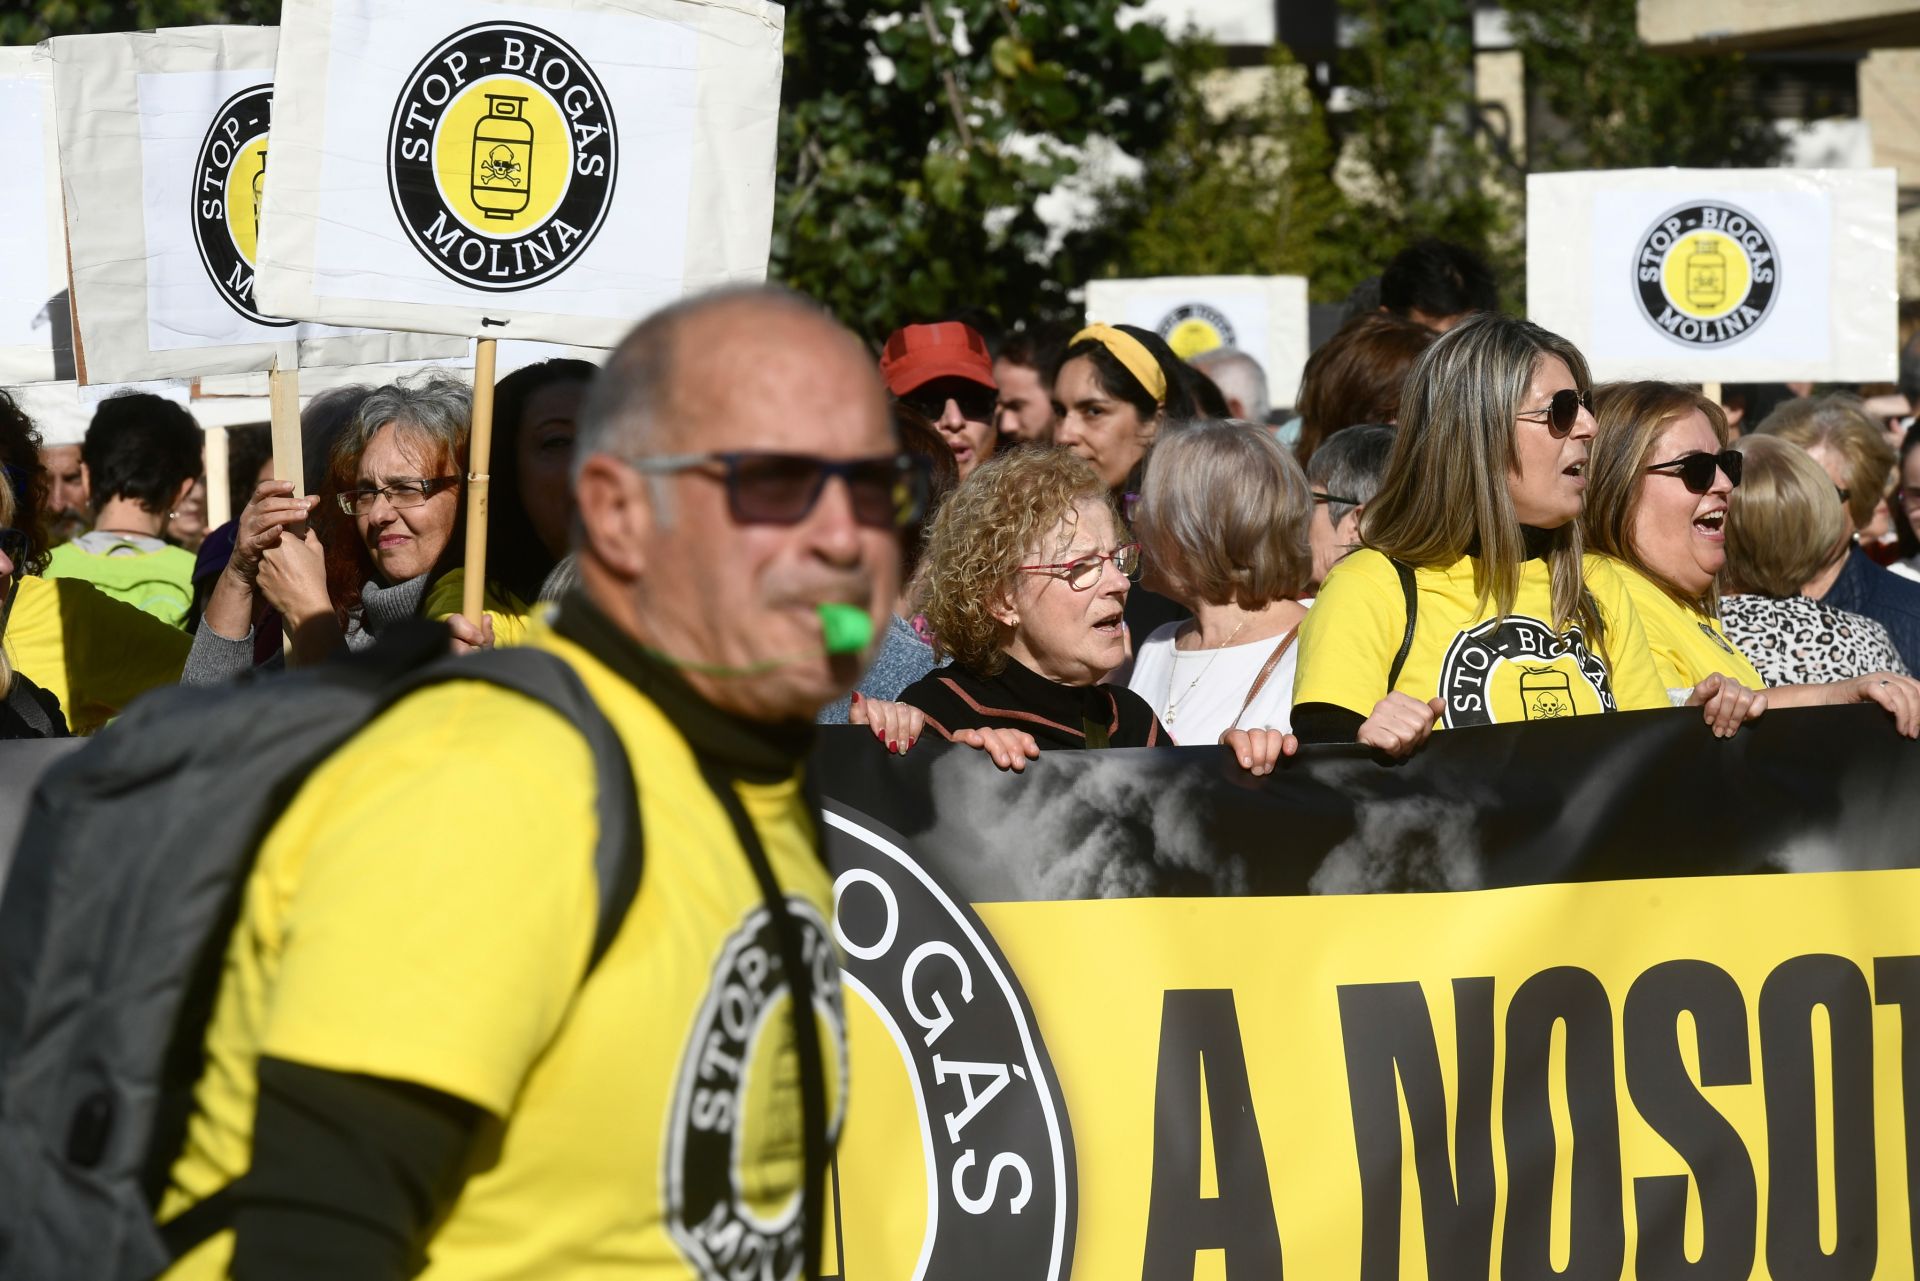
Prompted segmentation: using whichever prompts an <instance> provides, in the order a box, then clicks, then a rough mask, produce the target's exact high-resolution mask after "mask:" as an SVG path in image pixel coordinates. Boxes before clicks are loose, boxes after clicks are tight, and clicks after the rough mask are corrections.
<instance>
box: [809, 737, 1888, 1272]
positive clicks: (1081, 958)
mask: <svg viewBox="0 0 1920 1281" xmlns="http://www.w3.org/2000/svg"><path fill="white" fill-rule="evenodd" d="M862 733H863V731H846V732H845V733H844V737H843V736H842V734H841V733H839V732H835V733H830V734H829V735H827V737H826V741H825V743H824V745H823V750H822V751H821V753H820V754H819V758H818V766H817V772H818V775H819V778H820V782H821V785H822V790H823V793H824V795H825V797H826V798H827V823H828V838H829V850H830V853H831V856H832V858H833V860H834V864H835V872H836V876H837V885H836V890H837V897H838V912H837V915H836V922H835V927H836V931H837V933H838V934H839V941H840V943H841V946H842V947H843V949H844V951H845V960H846V965H847V976H848V984H849V988H850V993H851V996H850V999H849V1002H848V1014H849V1021H850V1027H851V1031H852V1036H853V1041H854V1044H853V1078H852V1079H853V1104H852V1109H851V1113H850V1117H849V1121H848V1126H847V1131H846V1135H845V1139H844V1142H843V1144H842V1147H841V1154H840V1160H839V1162H838V1168H837V1171H836V1182H835V1187H834V1193H835V1200H834V1204H835V1206H836V1208H837V1212H838V1213H837V1216H836V1221H835V1222H834V1224H832V1225H831V1226H830V1228H829V1232H828V1243H829V1248H830V1249H831V1250H832V1252H833V1259H832V1260H831V1262H830V1264H829V1272H830V1273H833V1274H836V1275H838V1276H840V1277H842V1278H845V1281H870V1279H872V1278H886V1279H888V1281H894V1279H898V1278H910V1277H911V1278H918V1277H924V1278H960V1277H968V1278H992V1279H995V1281H998V1279H1000V1278H1008V1279H1010V1278H1015V1277H1020V1278H1026V1277H1032V1278H1066V1277H1070V1276H1072V1277H1080V1278H1102V1279H1105V1278H1117V1277H1127V1278H1131V1277H1141V1278H1147V1279H1149V1281H1152V1279H1158V1278H1181V1279H1182V1281H1184V1279H1185V1278H1190V1277H1192V1278H1222V1277H1226V1278H1236V1279H1238V1278H1254V1277H1258V1278H1277V1277H1282V1276H1286V1277H1293V1278H1350V1277H1357V1278H1361V1279H1362V1281H1375V1279H1376V1278H1394V1277H1407V1278H1425V1277H1433V1278H1473V1279H1479V1278H1490V1277H1500V1278H1535V1277H1538V1278H1622V1277H1633V1278H1643V1279H1647V1281H1652V1279H1653V1278H1668V1277H1673V1278H1680V1277H1687V1278H1763V1277H1767V1278H1774V1279H1775V1281H1789V1279H1791V1281H1799V1279H1801V1278H1868V1277H1911V1276H1914V1275H1915V1271H1916V1259H1917V1258H1920V1245H1917V1243H1916V1225H1920V1204H1916V1201H1917V1200H1920V1133H1914V1134H1912V1135H1910V1133H1909V1131H1910V1126H1909V1119H1908V1118H1909V1109H1910V1108H1912V1107H1915V1106H1917V1105H1920V911H1916V909H1917V908H1920V872H1916V871H1915V870H1911V869H1914V868H1916V867H1920V858H1917V857H1916V853H1917V852H1920V850H1917V847H1920V747H1916V746H1915V745H1913V744H1909V743H1906V742H1904V741H1903V740H1900V739H1899V738H1897V737H1896V736H1895V735H1894V733H1893V731H1892V729H1891V727H1890V726H1889V724H1888V723H1887V721H1886V719H1885V718H1884V716H1883V715H1881V714H1880V713H1879V712H1878V711H1877V710H1876V709H1868V708H1846V709H1817V710H1809V711H1798V712H1774V713H1771V714H1769V715H1768V716H1767V717H1766V718H1764V720H1762V721H1761V722H1760V723H1759V724H1758V725H1756V726H1754V727H1751V728H1749V729H1746V730H1743V731H1742V732H1741V734H1740V735H1739V736H1738V737H1736V738H1735V739H1733V740H1730V741H1724V742H1723V741H1718V740H1715V739H1713V738H1711V737H1710V736H1709V735H1708V734H1707V732H1706V730H1705V729H1704V727H1703V726H1702V725H1701V724H1700V723H1699V719H1698V717H1697V714H1695V713H1692V712H1685V711H1681V712H1672V713H1667V712H1651V713H1636V714H1626V715H1615V716H1606V717H1585V718H1580V719H1578V720H1575V721H1571V722H1562V723H1549V724H1542V725H1523V726H1513V727H1502V728H1493V729H1485V730H1464V731H1455V732H1451V733H1448V734H1444V735H1440V736H1437V737H1436V738H1435V739H1434V740H1433V742H1432V743H1431V744H1430V746H1429V747H1428V748H1427V749H1426V750H1425V751H1424V752H1423V753H1422V754H1421V755H1420V756H1419V757H1417V758H1416V759H1415V760H1413V761H1411V762H1407V763H1405V764H1402V765H1397V766H1393V765H1386V764H1382V763H1380V762H1377V761H1376V760H1374V759H1373V758H1371V756H1369V755H1368V754H1367V753H1365V752H1362V751H1360V750H1359V749H1330V750H1319V751H1310V752H1308V753H1306V754H1304V755H1303V756H1302V757H1300V758H1297V759H1296V760H1294V761H1291V762H1288V763H1287V764H1286V766H1284V767H1283V768H1282V769H1281V770H1280V771H1278V772H1277V773H1276V774H1275V775H1274V776H1273V777H1271V778H1269V779H1263V780H1250V779H1248V778H1247V777H1245V776H1244V775H1243V774H1242V773H1241V772H1240V771H1239V770H1238V769H1236V768H1235V767H1234V766H1233V765H1232V764H1231V762H1230V761H1228V760H1227V758H1226V755H1225V753H1224V752H1221V751H1217V750H1213V749H1163V750H1153V751H1110V752H1057V753H1050V754H1045V755H1043V757H1042V759H1041V760H1040V761H1039V762H1037V763H1035V764H1033V765H1031V766H1029V768H1028V769H1027V771H1026V773H1025V774H1024V775H1008V774H1001V773H999V772H998V771H996V770H994V768H993V767H992V765H991V763H990V762H988V761H986V760H985V759H984V758H983V757H981V756H980V755H979V754H977V753H974V752H971V751H964V750H956V749H947V750H929V748H928V746H926V745H922V746H920V747H918V748H916V749H915V750H914V752H913V753H911V754H909V755H908V756H907V757H905V758H890V757H887V756H886V755H885V754H884V753H882V752H881V751H880V750H879V749H878V748H877V747H875V746H874V745H873V744H872V742H871V740H870V739H868V740H866V741H864V742H862V741H860V737H859V736H860V735H861V734H862ZM869 748H872V750H868V749H869ZM1910 1013H1911V1017H1912V1019H1913V1021H1912V1022H1910V1021H1909V1016H1910ZM1914 1124H1915V1125H1916V1126H1920V1117H1916V1118H1915V1121H1914Z"/></svg>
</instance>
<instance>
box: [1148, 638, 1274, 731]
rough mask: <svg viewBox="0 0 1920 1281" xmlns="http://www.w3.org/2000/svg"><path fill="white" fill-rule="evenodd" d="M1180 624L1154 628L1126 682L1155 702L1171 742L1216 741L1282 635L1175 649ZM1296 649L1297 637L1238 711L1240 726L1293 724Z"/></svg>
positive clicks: (1269, 727) (1243, 699)
mask: <svg viewBox="0 0 1920 1281" xmlns="http://www.w3.org/2000/svg"><path fill="white" fill-rule="evenodd" d="M1182 626H1184V624H1182V623H1168V624H1166V625H1165V626H1164V627H1159V628H1156V629H1155V630H1154V633H1153V635H1151V636H1149V637H1147V639H1146V642H1145V643H1144V644H1142V645H1141V646H1140V647H1139V649H1137V650H1135V651H1134V658H1133V675H1132V676H1131V677H1129V678H1128V680H1127V688H1128V689H1130V690H1132V691H1133V692H1134V693H1136V694H1138V695H1139V696H1140V697H1142V698H1144V699H1146V700H1147V702H1149V703H1151V704H1152V705H1153V714H1154V715H1155V716H1158V717H1159V718H1160V723H1161V724H1162V725H1164V726H1165V727H1166V730H1167V734H1168V736H1169V737H1171V738H1172V739H1173V741H1174V742H1176V743H1181V744H1185V745H1186V746H1188V747H1192V746H1195V745H1197V744H1209V743H1217V742H1219V741H1220V735H1222V734H1224V733H1225V732H1226V731H1227V730H1228V729H1229V728H1232V727H1235V726H1236V722H1235V720H1234V717H1235V716H1236V715H1238V714H1239V712H1240V704H1242V703H1244V702H1246V699H1247V691H1248V690H1250V689H1252V688H1253V681H1254V678H1255V677H1256V676H1258V675H1259V674H1260V669H1261V668H1262V667H1263V666H1265V665H1266V661H1267V659H1268V658H1270V657H1272V656H1273V650H1274V647H1275V646H1276V645H1278V644H1279V643H1280V638H1279V637H1278V636H1268V637H1266V638H1265V639H1263V640H1257V641H1247V642H1245V643H1244V644H1237V645H1229V646H1227V647H1226V648H1225V649H1199V650H1178V649H1175V648H1174V647H1173V638H1174V636H1175V635H1177V634H1178V633H1179V631H1180V628H1181V627H1182ZM1299 652H1300V649H1299V643H1298V641H1296V642H1295V643H1294V644H1292V645H1289V646H1288V647H1287V652H1286V653H1285V654H1284V655H1282V656H1281V658H1280V661H1279V662H1278V663H1275V664H1274V666H1273V671H1272V672H1271V673H1270V674H1269V675H1268V676H1267V683H1266V684H1265V685H1263V686H1261V687H1260V696H1259V697H1258V698H1256V699H1254V700H1253V703H1252V704H1251V705H1250V706H1249V707H1248V708H1247V712H1246V715H1244V716H1241V717H1240V719H1239V721H1238V722H1237V727H1238V728H1240V729H1277V730H1291V729H1292V728H1293V677H1294V660H1295V658H1296V656H1297V655H1298V654H1299ZM1209 663H1211V664H1212V666H1208V664H1209ZM1203 673H1204V674H1203ZM1170 704H1171V709H1170V708H1169V705H1170ZM1169 710H1171V715H1169Z"/></svg>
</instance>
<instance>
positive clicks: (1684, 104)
mask: <svg viewBox="0 0 1920 1281" xmlns="http://www.w3.org/2000/svg"><path fill="white" fill-rule="evenodd" d="M1506 7H1507V10H1508V11H1509V13H1511V14H1512V16H1513V24H1514V35H1515V37H1516V40H1517V43H1518V47H1519V48H1520V51H1521V52H1522V53H1523V54H1524V55H1525V57H1526V63H1527V74H1528V78H1529V79H1530V80H1531V82H1532V84H1533V85H1534V86H1535V88H1536V90H1537V91H1538V95H1539V99H1540V101H1542V102H1543V103H1544V104H1545V106H1546V107H1547V109H1548V110H1549V111H1550V112H1551V113H1552V116H1553V117H1554V119H1553V121H1552V122H1551V123H1550V125H1549V126H1548V127H1545V128H1541V129H1536V130H1535V131H1534V135H1535V136H1534V145H1533V148H1532V152H1531V154H1530V155H1529V156H1528V160H1529V162H1530V164H1531V166H1532V167H1533V168H1534V169H1536V170H1540V171H1551V170H1559V169H1630V168H1638V167H1642V166H1649V165H1681V166H1689V167H1695V168H1722V167H1736V168H1758V167H1765V166H1769V165H1775V164H1778V163H1779V162H1780V158H1781V156H1782V155H1783V154H1784V152H1785V148H1786V142H1785V140H1784V139H1783V138H1782V137H1781V136H1780V134H1779V133H1777V132H1776V131H1775V130H1774V129H1773V127H1772V125H1771V124H1770V123H1769V122H1768V120H1767V119H1766V118H1765V116H1763V115H1762V114H1761V113H1760V112H1759V111H1758V109H1757V108H1756V107H1755V106H1754V105H1753V103H1752V102H1751V101H1750V99H1749V97H1748V95H1747V94H1746V93H1745V92H1744V90H1745V87H1746V86H1745V76H1744V74H1743V70H1744V60H1743V59H1742V58H1740V57H1739V56H1738V55H1730V56H1725V57H1713V58H1692V57H1680V56H1676V55H1673V54H1665V53H1655V52H1653V51H1651V50H1649V49H1648V48H1647V47H1646V46H1645V45H1643V44H1641V42H1640V35H1639V31H1638V30H1637V28H1636V26H1635V8H1636V6H1635V0H1585V3H1582V4H1578V5H1573V4H1566V3H1563V2H1562V0H1508V3H1507V6H1506Z"/></svg>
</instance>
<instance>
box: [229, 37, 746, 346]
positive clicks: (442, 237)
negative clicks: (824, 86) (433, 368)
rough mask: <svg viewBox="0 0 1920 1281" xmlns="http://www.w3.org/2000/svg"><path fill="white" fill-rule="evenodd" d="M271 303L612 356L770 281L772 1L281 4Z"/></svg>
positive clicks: (265, 278) (327, 315)
mask: <svg viewBox="0 0 1920 1281" xmlns="http://www.w3.org/2000/svg"><path fill="white" fill-rule="evenodd" d="M281 12H282V22H283V28H282V30H283V31H284V33H285V37H286V38H285V40H284V41H283V43H282V45H281V58H280V64H279V75H278V80H277V85H278V95H279V96H278V100H277V110H276V114H275V117H274V133H273V138H274V166H275V167H274V183H273V186H272V187H271V189H270V190H269V192H268V195H267V209H268V216H267V222H266V233H265V239H264V243H263V246H262V265H261V273H260V284H259V289H260V297H261V300H262V303H263V305H266V306H268V307H271V308H273V309H274V310H276V311H278V312H280V313H281V314H285V315H294V316H299V317H301V318H303V319H308V320H316V321H330V322H335V323H351V324H365V325H379V326H385V327H389V328H400V329H416V330H426V331H431V332H438V333H451V334H462V335H469V336H472V337H476V338H528V339H542V340H546V341H551V342H561V343H577V344H581V345H585V346H595V347H611V346H613V345H614V344H616V343H617V342H618V341H619V339H620V338H621V337H622V336H624V335H625V333H626V332H627V330H628V329H630V328H631V327H632V325H633V323H634V322H635V320H636V319H638V318H639V317H641V316H643V315H645V314H647V313H648V312H650V311H653V310H655V309H657V308H658V307H660V306H661V305H663V304H665V303H668V302H671V301H672V300H674V299H676V298H678V297H680V296H681V295H682V294H685V293H690V292H695V291H698V290H702V289H706V288H709V287H712V286H716V285H722V284H727V283H732V282H745V281H758V280H761V279H763V278H764V276H765V274H766V265H767V253H768V246H769V244H770V240H771V235H772V216H773V213H772V211H773V160H774V136H775V127H776V120H777V115H778V110H779V97H780V73H781V43H782V30H783V21H784V19H783V15H782V10H781V7H780V6H779V5H777V4H772V3H766V2H764V0H703V2H700V3H695V2H694V0H513V2H512V3H495V2H492V0H483V2H481V3H473V2H470V0H457V2H456V0H414V2H412V3H408V4H398V3H393V2H392V0H287V3H286V4H285V5H284V6H283V7H282V11H281Z"/></svg>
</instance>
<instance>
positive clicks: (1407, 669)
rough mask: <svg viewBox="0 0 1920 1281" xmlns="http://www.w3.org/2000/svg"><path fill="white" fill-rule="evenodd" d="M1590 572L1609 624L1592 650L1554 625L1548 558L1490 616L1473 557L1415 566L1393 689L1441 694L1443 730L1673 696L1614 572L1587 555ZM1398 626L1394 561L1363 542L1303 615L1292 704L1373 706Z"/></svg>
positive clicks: (1570, 627)
mask: <svg viewBox="0 0 1920 1281" xmlns="http://www.w3.org/2000/svg"><path fill="white" fill-rule="evenodd" d="M1586 582H1587V590H1588V591H1589V592H1590V593H1591V594H1592V595H1593V599H1594V602H1595V604H1596V605H1597V607H1598V608H1599V611H1600V617H1601V620H1602V621H1603V622H1604V623H1605V624H1606V628H1607V637H1606V646H1605V649H1604V652H1596V651H1595V650H1594V649H1593V647H1592V646H1591V645H1590V644H1589V642H1588V639H1587V637H1586V636H1585V635H1584V634H1583V633H1582V631H1581V629H1580V626H1579V624H1578V623H1575V622H1569V623H1568V624H1567V626H1566V627H1565V628H1563V629H1560V630H1558V631H1556V630H1555V629H1554V627H1553V621H1552V620H1553V586H1552V581H1551V579H1550V578H1549V571H1548V566H1547V562H1546V561H1544V560H1529V561H1527V562H1525V564H1524V565H1523V566H1522V567H1521V573H1520V588H1519V591H1518V593H1517V594H1516V595H1515V597H1514V602H1513V613H1512V614H1510V615H1509V616H1508V617H1507V618H1505V619H1504V620H1499V621H1498V622H1496V621H1495V620H1494V618H1493V617H1492V608H1493V606H1492V602H1488V604H1487V606H1486V608H1484V609H1482V608H1479V607H1478V600H1479V593H1478V592H1477V591H1476V590H1475V587H1474V582H1473V561H1472V560H1471V559H1470V558H1467V557H1462V558H1461V559H1459V560H1457V561H1455V562H1454V563H1453V564H1452V565H1449V566H1447V567H1446V568H1445V569H1421V570H1416V571H1415V572H1414V583H1415V589H1416V591H1417V592H1418V598H1417V600H1418V608H1417V610H1416V614H1415V619H1414V634H1413V644H1412V646H1411V647H1410V648H1409V650H1408V652H1407V660H1406V664H1405V665H1404V666H1403V667H1402V668H1401V671H1400V679H1399V681H1398V683H1397V684H1395V685H1394V687H1393V688H1394V689H1397V690H1399V691H1401V692H1402V693H1405V694H1409V695H1411V696H1413V697H1414V698H1417V699H1419V700H1421V701H1422V702H1425V701H1427V700H1428V699H1432V698H1442V699H1444V700H1445V701H1446V711H1445V712H1444V713H1443V714H1442V715H1441V717H1440V720H1439V722H1438V724H1439V726H1440V727H1441V728H1444V729H1459V728H1460V727H1462V726H1466V725H1493V724H1505V723H1510V722H1514V721H1528V720H1555V719H1558V718H1560V717H1562V716H1579V715H1586V714H1588V713H1593V712H1611V711H1634V710H1638V709H1642V708H1650V707H1666V706H1669V703H1668V701H1667V694H1666V687H1665V686H1664V685H1662V684H1661V682H1660V678H1659V675H1658V674H1657V673H1656V672H1655V671H1654V666H1653V659H1652V656H1651V654H1650V653H1649V652H1648V649H1647V640H1646V634H1645V633H1644V632H1643V631H1642V630H1641V627H1640V620H1639V617H1638V615H1637V614H1636V613H1635V612H1634V608H1633V605H1632V603H1631V601H1630V600H1629V599H1628V596H1627V593H1626V589H1625V587H1624V586H1622V585H1621V583H1620V579H1619V575H1618V574H1617V573H1615V572H1614V571H1613V569H1612V568H1611V566H1609V565H1607V564H1604V563H1602V562H1599V561H1597V560H1595V559H1592V558H1589V559H1588V561H1587V563H1586ZM1406 627H1407V608H1406V594H1405V592H1404V591H1403V590H1402V588H1401V585H1400V577H1399V575H1398V573H1396V572H1395V570H1394V567H1393V562H1391V561H1390V560H1388V559H1387V558H1386V557H1385V556H1383V555H1381V554H1380V553H1379V552H1376V551H1373V550H1371V549H1362V550H1360V551H1356V552H1354V553H1353V554H1352V555H1350V556H1348V557H1347V558H1346V559H1345V560H1343V561H1341V562H1340V563H1339V564H1338V565H1336V566H1334V568H1333V572H1332V573H1330V574H1328V575H1327V580H1326V582H1325V583H1323V584H1322V585H1321V589H1320V595H1319V596H1318V598H1316V599H1315V601H1314V603H1313V608H1312V609H1310V610H1308V611H1307V617H1306V621H1305V622H1303V623H1301V624H1300V641H1299V648H1300V663H1299V670H1298V675H1297V676H1296V677H1295V680H1294V688H1293V703H1294V706H1295V707H1299V706H1300V705H1301V704H1303V703H1331V704H1333V705H1335V706H1337V707H1344V708H1346V709H1348V710H1349V711H1353V712H1358V713H1359V714H1360V715H1362V716H1369V715H1371V714H1372V713H1373V707H1374V704H1375V703H1378V702H1379V701H1380V700H1381V699H1382V698H1385V697H1386V696H1387V693H1388V689H1387V673H1388V672H1389V671H1390V670H1391V669H1392V667H1393V658H1394V655H1395V654H1396V653H1397V652H1399V649H1400V641H1401V638H1402V637H1403V636H1404V635H1405V634H1406Z"/></svg>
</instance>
